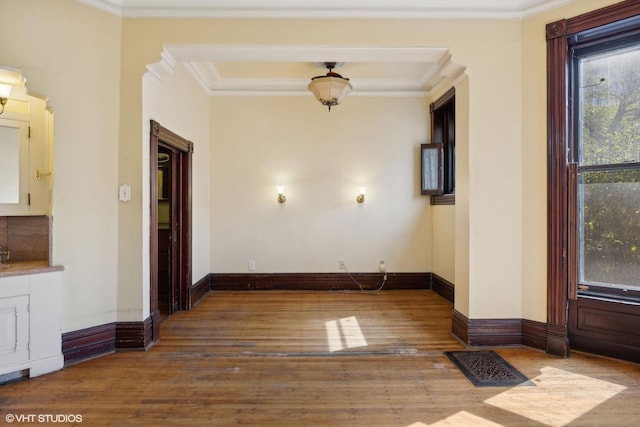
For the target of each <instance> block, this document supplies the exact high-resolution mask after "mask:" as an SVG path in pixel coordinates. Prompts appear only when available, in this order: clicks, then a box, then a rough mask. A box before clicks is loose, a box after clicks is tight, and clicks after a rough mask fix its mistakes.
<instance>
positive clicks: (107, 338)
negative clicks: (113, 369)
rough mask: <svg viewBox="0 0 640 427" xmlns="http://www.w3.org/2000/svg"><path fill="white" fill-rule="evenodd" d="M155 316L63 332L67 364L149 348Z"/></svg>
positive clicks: (63, 350)
mask: <svg viewBox="0 0 640 427" xmlns="http://www.w3.org/2000/svg"><path fill="white" fill-rule="evenodd" d="M151 326H152V322H151V318H148V319H147V320H145V321H142V322H113V323H107V324H104V325H97V326H92V327H90V328H85V329H80V330H77V331H71V332H66V333H64V334H62V354H63V357H64V366H71V365H75V364H76V363H79V362H82V361H85V360H89V359H93V358H95V357H99V356H104V355H107V354H111V353H114V352H116V351H118V350H146V349H147V348H149V346H150V345H151V344H152V341H151Z"/></svg>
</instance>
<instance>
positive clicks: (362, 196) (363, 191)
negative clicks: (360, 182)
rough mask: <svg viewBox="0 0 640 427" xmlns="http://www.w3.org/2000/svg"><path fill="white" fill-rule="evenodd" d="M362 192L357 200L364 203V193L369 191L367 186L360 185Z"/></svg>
mask: <svg viewBox="0 0 640 427" xmlns="http://www.w3.org/2000/svg"><path fill="white" fill-rule="evenodd" d="M359 191H360V194H358V197H356V202H358V203H364V195H365V194H366V193H367V187H360V190H359Z"/></svg>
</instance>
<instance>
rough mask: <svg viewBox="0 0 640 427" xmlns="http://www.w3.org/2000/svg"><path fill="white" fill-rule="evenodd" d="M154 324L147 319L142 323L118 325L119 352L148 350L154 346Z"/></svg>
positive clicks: (117, 343)
mask: <svg viewBox="0 0 640 427" xmlns="http://www.w3.org/2000/svg"><path fill="white" fill-rule="evenodd" d="M152 327H153V322H152V321H151V317H147V318H146V319H145V320H144V321H142V322H117V323H116V348H117V349H118V350H146V349H147V348H149V346H151V344H152V337H153V330H152Z"/></svg>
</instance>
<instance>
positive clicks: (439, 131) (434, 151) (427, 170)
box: [421, 88, 456, 205]
mask: <svg viewBox="0 0 640 427" xmlns="http://www.w3.org/2000/svg"><path fill="white" fill-rule="evenodd" d="M429 110H430V113H431V143H430V144H422V147H421V148H422V150H421V154H422V168H423V169H422V191H421V193H422V194H424V195H430V196H431V204H433V205H441V204H442V205H449V204H451V205H452V204H454V203H455V166H456V138H455V135H456V133H455V128H456V105H455V88H451V89H449V90H448V91H447V92H446V93H445V94H444V95H442V96H441V97H440V98H438V100H436V101H435V102H433V103H432V104H431V105H430V108H429ZM434 168H436V169H435V171H434Z"/></svg>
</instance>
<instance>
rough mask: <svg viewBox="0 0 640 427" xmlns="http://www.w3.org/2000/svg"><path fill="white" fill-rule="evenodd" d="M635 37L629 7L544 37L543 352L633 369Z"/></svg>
mask: <svg viewBox="0 0 640 427" xmlns="http://www.w3.org/2000/svg"><path fill="white" fill-rule="evenodd" d="M639 35H640V2H638V1H637V0H626V1H621V2H618V3H615V4H612V5H610V6H606V7H604V8H601V9H598V10H594V11H592V12H587V13H585V14H583V15H579V16H575V17H573V18H568V19H561V20H559V21H556V22H552V23H549V24H548V25H547V27H546V38H547V60H548V62H547V95H548V103H547V124H548V132H547V138H548V140H547V148H548V165H547V174H548V175H547V176H548V179H547V193H548V194H547V201H548V208H547V224H548V232H547V242H548V255H547V280H548V283H547V304H548V305H547V325H546V331H547V332H546V349H547V352H549V353H552V354H556V355H559V356H565V357H566V356H568V354H569V351H570V348H573V349H577V350H583V351H589V352H593V353H599V354H604V355H608V356H613V357H616V358H622V359H627V360H633V361H636V362H637V361H640V333H638V329H637V328H634V327H630V325H635V324H637V323H638V321H640V304H638V303H637V302H636V301H639V300H640V299H639V298H638V293H639V292H640V287H639V286H640V283H638V277H640V273H639V270H638V268H639V267H638V266H639V262H638V261H639V260H640V258H637V255H634V254H636V253H637V250H638V246H639V245H638V240H639V238H640V220H639V217H638V215H640V211H639V210H638V205H637V201H638V200H640V197H639V191H640V188H638V187H637V186H638V182H640V176H639V175H640V164H639V161H638V156H637V154H638V153H637V150H638V145H637V144H638V139H639V136H640V135H639V134H638V128H637V124H638V122H639V121H640V117H639V116H638V110H639V108H640V104H639V103H640V99H639V98H638V87H639V86H640V84H639V83H640V82H639V81H638V78H639V76H638V74H639V73H640V72H639V64H638V62H635V61H637V60H636V59H634V56H635V55H637V53H634V52H635V51H637V50H638V49H637V48H638V43H639V42H640V40H639V39H638V36H639ZM627 61H630V63H627ZM603 78H604V79H603ZM634 150H635V151H636V154H635V155H634V154H633V152H634ZM634 202H635V208H633V206H630V205H633V203H634ZM630 207H631V209H629V208H630ZM634 242H635V243H634ZM634 257H635V258H634Z"/></svg>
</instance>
